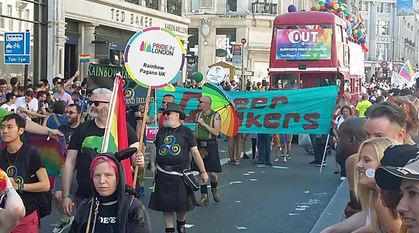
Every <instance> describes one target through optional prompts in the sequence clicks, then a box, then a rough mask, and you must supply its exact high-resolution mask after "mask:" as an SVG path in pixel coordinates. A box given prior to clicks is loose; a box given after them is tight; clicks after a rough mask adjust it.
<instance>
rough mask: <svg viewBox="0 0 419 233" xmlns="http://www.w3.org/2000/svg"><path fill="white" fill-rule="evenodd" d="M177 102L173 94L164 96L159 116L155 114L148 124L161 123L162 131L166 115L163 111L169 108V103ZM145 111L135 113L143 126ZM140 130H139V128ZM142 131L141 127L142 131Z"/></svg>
mask: <svg viewBox="0 0 419 233" xmlns="http://www.w3.org/2000/svg"><path fill="white" fill-rule="evenodd" d="M174 102H175V97H174V96H173V95H172V94H166V95H164V96H163V100H162V101H161V106H162V107H161V108H160V109H159V110H158V112H157V114H155V115H154V116H151V117H149V118H148V119H147V124H153V123H155V122H158V123H159V129H161V128H162V127H163V122H164V115H163V114H162V113H163V111H164V110H165V109H166V107H167V103H174ZM143 113H144V112H143V111H138V112H136V113H135V115H136V118H137V119H138V120H140V121H141V122H140V123H141V125H142V119H143V117H144V115H143ZM137 130H138V128H137ZM139 130H141V127H140V129H139Z"/></svg>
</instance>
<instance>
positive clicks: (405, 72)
mask: <svg viewBox="0 0 419 233" xmlns="http://www.w3.org/2000/svg"><path fill="white" fill-rule="evenodd" d="M399 74H400V75H401V76H402V77H403V78H405V79H406V80H408V81H409V82H411V81H413V76H414V75H415V72H413V68H412V64H410V60H407V62H406V64H404V67H403V69H402V70H400V73H399Z"/></svg>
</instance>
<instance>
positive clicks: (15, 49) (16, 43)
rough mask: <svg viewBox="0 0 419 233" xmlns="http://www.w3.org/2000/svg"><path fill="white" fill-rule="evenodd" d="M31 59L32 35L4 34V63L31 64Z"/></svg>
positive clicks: (20, 33)
mask: <svg viewBox="0 0 419 233" xmlns="http://www.w3.org/2000/svg"><path fill="white" fill-rule="evenodd" d="M30 58H31V33H30V32H6V33H4V63H5V64H29V63H30Z"/></svg>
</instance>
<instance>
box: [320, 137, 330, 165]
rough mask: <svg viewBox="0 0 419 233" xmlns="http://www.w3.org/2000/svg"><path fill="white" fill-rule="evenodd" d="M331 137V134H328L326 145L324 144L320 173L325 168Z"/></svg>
mask: <svg viewBox="0 0 419 233" xmlns="http://www.w3.org/2000/svg"><path fill="white" fill-rule="evenodd" d="M329 138H330V134H327V140H326V145H325V146H324V152H323V157H322V161H320V171H319V173H322V170H323V161H325V157H326V153H327V146H328V145H329ZM320 140H321V139H320Z"/></svg>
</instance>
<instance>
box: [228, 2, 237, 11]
mask: <svg viewBox="0 0 419 233" xmlns="http://www.w3.org/2000/svg"><path fill="white" fill-rule="evenodd" d="M230 11H232V12H236V11H237V0H227V12H230Z"/></svg>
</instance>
